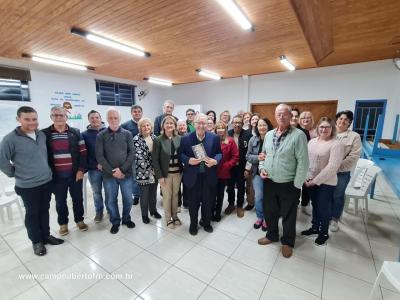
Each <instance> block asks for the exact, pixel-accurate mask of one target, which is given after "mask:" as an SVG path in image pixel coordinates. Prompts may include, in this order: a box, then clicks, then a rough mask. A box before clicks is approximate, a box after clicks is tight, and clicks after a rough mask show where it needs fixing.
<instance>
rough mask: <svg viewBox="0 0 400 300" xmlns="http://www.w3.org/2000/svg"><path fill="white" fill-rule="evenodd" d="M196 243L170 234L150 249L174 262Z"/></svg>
mask: <svg viewBox="0 0 400 300" xmlns="http://www.w3.org/2000/svg"><path fill="white" fill-rule="evenodd" d="M194 245H195V243H193V242H191V241H189V240H187V239H184V238H181V237H179V236H177V235H174V234H170V235H167V236H165V237H163V238H161V239H159V240H158V241H157V242H156V243H154V244H153V245H151V246H150V247H149V248H148V250H149V251H150V252H151V253H153V254H154V255H157V256H158V257H160V258H162V259H164V260H166V261H168V262H169V263H171V264H173V263H175V262H176V261H177V260H178V259H180V258H181V257H182V256H183V255H184V254H186V252H188V251H189V250H190V249H191V248H193V246H194Z"/></svg>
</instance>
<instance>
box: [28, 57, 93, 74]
mask: <svg viewBox="0 0 400 300" xmlns="http://www.w3.org/2000/svg"><path fill="white" fill-rule="evenodd" d="M32 60H33V61H37V62H40V63H45V64H49V65H55V66H60V67H64V68H70V69H75V70H81V71H87V70H89V68H88V67H86V66H82V65H78V64H73V63H68V62H65V61H60V60H55V59H49V58H44V57H40V56H32Z"/></svg>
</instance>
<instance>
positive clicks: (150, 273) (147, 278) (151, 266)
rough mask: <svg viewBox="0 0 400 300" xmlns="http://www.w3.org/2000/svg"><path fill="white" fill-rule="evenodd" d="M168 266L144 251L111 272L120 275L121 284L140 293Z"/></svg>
mask: <svg viewBox="0 0 400 300" xmlns="http://www.w3.org/2000/svg"><path fill="white" fill-rule="evenodd" d="M170 266H171V265H170V264H169V263H167V262H165V261H163V260H162V259H160V258H158V257H157V256H155V255H153V254H151V253H148V252H146V251H144V252H141V253H140V254H139V255H137V256H135V257H134V258H133V259H131V260H130V261H129V262H127V263H125V264H124V265H123V266H122V267H121V268H119V269H117V270H115V271H114V272H113V274H114V275H116V276H121V277H122V279H120V281H121V282H122V283H123V284H125V285H126V286H127V287H129V288H130V289H131V290H133V291H134V292H135V293H137V294H140V293H141V292H143V291H144V290H145V289H146V288H147V287H148V286H149V285H150V284H151V283H152V282H153V281H154V280H156V279H157V278H158V277H159V276H161V274H162V273H164V272H165V271H166V270H167V269H168V268H169V267H170Z"/></svg>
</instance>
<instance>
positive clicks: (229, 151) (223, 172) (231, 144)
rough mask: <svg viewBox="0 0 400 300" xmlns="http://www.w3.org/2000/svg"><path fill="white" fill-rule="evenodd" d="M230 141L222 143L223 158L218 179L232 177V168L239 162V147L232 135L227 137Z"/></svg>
mask: <svg viewBox="0 0 400 300" xmlns="http://www.w3.org/2000/svg"><path fill="white" fill-rule="evenodd" d="M227 140H228V143H227V144H226V143H221V150H222V159H221V161H220V163H219V165H218V170H217V176H218V179H229V178H231V169H232V167H234V166H236V164H237V163H238V162H239V149H238V147H237V146H236V143H235V141H234V140H233V138H231V137H227Z"/></svg>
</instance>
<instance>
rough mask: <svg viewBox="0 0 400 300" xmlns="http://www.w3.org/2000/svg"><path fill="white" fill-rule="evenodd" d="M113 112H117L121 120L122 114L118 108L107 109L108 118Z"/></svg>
mask: <svg viewBox="0 0 400 300" xmlns="http://www.w3.org/2000/svg"><path fill="white" fill-rule="evenodd" d="M112 112H116V113H117V114H118V117H119V118H120V119H121V112H120V111H119V110H118V109H117V108H116V107H114V106H110V107H109V108H108V109H107V113H106V116H107V118H108V115H109V114H110V113H112Z"/></svg>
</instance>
